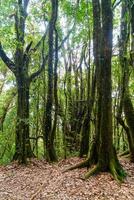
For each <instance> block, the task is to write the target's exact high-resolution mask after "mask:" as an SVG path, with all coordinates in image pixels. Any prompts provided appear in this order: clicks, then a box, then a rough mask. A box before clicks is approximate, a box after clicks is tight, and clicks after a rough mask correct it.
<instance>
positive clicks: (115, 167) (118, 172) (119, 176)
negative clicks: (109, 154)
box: [109, 161, 127, 182]
mask: <svg viewBox="0 0 134 200" xmlns="http://www.w3.org/2000/svg"><path fill="white" fill-rule="evenodd" d="M109 170H110V173H111V174H112V176H113V178H114V179H115V180H116V181H117V182H123V180H124V178H125V177H126V175H127V174H126V172H125V171H124V170H123V168H122V167H121V165H119V164H116V163H114V162H112V161H111V163H110V169H109Z"/></svg>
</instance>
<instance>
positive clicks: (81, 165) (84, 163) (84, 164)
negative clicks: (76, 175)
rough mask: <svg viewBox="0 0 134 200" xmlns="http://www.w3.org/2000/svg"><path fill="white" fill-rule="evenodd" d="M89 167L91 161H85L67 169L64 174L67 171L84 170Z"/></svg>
mask: <svg viewBox="0 0 134 200" xmlns="http://www.w3.org/2000/svg"><path fill="white" fill-rule="evenodd" d="M88 166H89V160H88V159H87V160H84V161H83V162H80V163H78V164H76V165H73V166H71V167H69V168H67V169H65V170H64V171H63V172H67V171H70V170H74V169H80V168H84V167H88Z"/></svg>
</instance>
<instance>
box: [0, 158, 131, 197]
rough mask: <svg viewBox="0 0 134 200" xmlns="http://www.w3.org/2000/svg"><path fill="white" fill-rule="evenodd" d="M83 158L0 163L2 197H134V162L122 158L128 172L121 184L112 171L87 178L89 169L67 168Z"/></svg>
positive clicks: (0, 193)
mask: <svg viewBox="0 0 134 200" xmlns="http://www.w3.org/2000/svg"><path fill="white" fill-rule="evenodd" d="M80 161H81V160H80V159H79V158H70V159H67V160H61V161H60V162H59V163H56V164H48V163H47V162H45V161H39V160H32V161H31V163H30V164H29V165H28V166H27V167H24V166H19V165H18V164H16V163H12V164H11V165H8V166H6V167H3V166H1V167H0V200H126V199H128V200H134V164H132V163H130V162H129V161H128V160H123V161H121V162H122V164H123V166H124V168H125V169H126V171H127V173H128V176H127V179H126V180H125V182H124V183H122V184H119V183H117V182H116V181H115V180H113V178H112V176H111V175H110V174H108V173H101V174H99V175H97V176H92V177H91V178H89V179H88V180H86V181H84V180H82V179H81V176H82V175H83V174H84V173H85V172H86V170H87V169H76V170H73V171H69V172H66V173H63V170H64V169H65V168H67V167H68V166H71V165H73V164H74V163H77V162H80Z"/></svg>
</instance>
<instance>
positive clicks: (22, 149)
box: [13, 76, 34, 164]
mask: <svg viewBox="0 0 134 200" xmlns="http://www.w3.org/2000/svg"><path fill="white" fill-rule="evenodd" d="M17 88H18V97H17V122H16V140H15V146H16V149H15V154H14V157H13V159H15V160H19V162H20V163H24V164H25V163H26V159H27V158H31V157H33V156H34V154H33V152H32V150H31V145H30V140H29V80H28V79H26V78H24V77H23V76H19V77H17Z"/></svg>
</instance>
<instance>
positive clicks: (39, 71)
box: [29, 55, 48, 82]
mask: <svg viewBox="0 0 134 200" xmlns="http://www.w3.org/2000/svg"><path fill="white" fill-rule="evenodd" d="M47 59H48V55H46V57H45V58H44V59H43V62H42V65H41V67H40V68H39V69H38V70H37V71H36V72H34V73H33V74H31V76H30V78H29V81H30V82H31V81H33V80H34V79H35V78H36V77H37V76H39V75H40V74H41V72H42V71H43V69H44V67H45V65H46V62H47Z"/></svg>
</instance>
